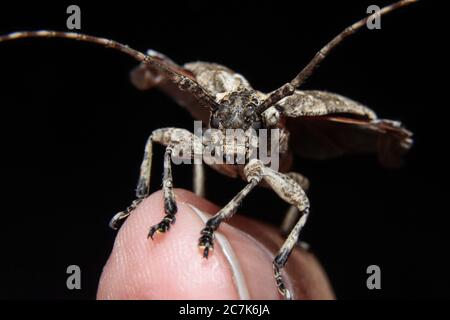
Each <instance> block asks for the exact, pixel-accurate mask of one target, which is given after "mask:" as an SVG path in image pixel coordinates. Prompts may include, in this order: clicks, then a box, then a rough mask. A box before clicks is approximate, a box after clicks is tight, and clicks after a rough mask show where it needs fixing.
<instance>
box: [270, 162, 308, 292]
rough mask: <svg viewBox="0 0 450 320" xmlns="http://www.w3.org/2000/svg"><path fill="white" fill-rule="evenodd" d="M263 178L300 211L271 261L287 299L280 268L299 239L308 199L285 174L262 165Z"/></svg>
mask: <svg viewBox="0 0 450 320" xmlns="http://www.w3.org/2000/svg"><path fill="white" fill-rule="evenodd" d="M263 179H264V180H265V181H266V182H267V183H268V184H269V185H270V186H271V187H272V189H273V190H274V191H275V192H276V193H277V194H278V195H279V196H280V198H282V199H283V200H284V201H286V202H287V203H289V204H291V205H293V206H295V207H296V208H297V209H298V211H299V212H300V213H301V216H300V219H299V220H298V222H297V223H296V224H295V226H294V228H293V229H292V230H291V232H290V233H289V236H288V238H287V239H286V241H285V242H284V244H283V246H282V247H281V249H280V250H279V251H278V254H277V256H276V257H275V259H274V261H273V271H274V275H275V280H276V282H277V288H278V291H280V293H281V294H282V295H283V296H285V297H286V298H287V299H292V296H291V294H290V292H289V290H288V289H287V288H286V286H285V284H284V281H283V278H282V276H281V269H282V268H284V266H285V265H286V262H287V260H288V258H289V255H290V254H291V252H292V250H293V249H294V247H295V245H296V244H297V242H298V240H299V237H300V231H301V230H302V228H303V226H304V225H305V223H306V220H307V219H308V215H309V200H308V197H307V196H306V194H305V191H303V189H302V187H301V186H300V184H299V183H297V182H296V181H295V180H294V179H293V178H292V177H289V176H288V175H286V174H282V173H279V172H277V171H274V170H272V169H270V168H267V167H264V175H263Z"/></svg>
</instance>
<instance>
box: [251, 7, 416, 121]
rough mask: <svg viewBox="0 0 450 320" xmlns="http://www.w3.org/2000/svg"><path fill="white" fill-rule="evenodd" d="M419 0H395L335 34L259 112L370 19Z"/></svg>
mask: <svg viewBox="0 0 450 320" xmlns="http://www.w3.org/2000/svg"><path fill="white" fill-rule="evenodd" d="M417 1H418V0H402V1H398V2H395V3H393V4H391V5H388V6H386V7H384V8H382V9H381V10H380V11H379V12H375V13H373V14H371V15H369V16H367V17H365V18H363V19H361V20H359V21H357V22H355V23H354V24H352V25H351V26H349V27H347V28H345V29H344V30H343V31H342V32H341V33H339V34H338V35H337V36H335V37H334V38H333V39H332V40H331V41H330V42H328V43H327V44H326V45H325V46H324V47H323V48H322V49H320V50H319V52H317V53H316V55H315V56H314V58H313V59H312V60H311V61H310V62H309V63H308V64H307V65H306V67H304V68H303V70H302V71H300V73H299V74H297V76H296V77H295V78H294V79H293V80H292V81H291V82H288V83H286V84H284V85H283V86H281V87H280V88H278V89H277V90H275V91H272V92H271V93H270V94H269V96H268V97H267V98H266V100H264V101H263V102H262V103H261V104H260V105H259V106H258V108H257V112H258V113H259V114H261V113H262V112H264V111H265V110H267V109H268V108H270V107H271V106H273V105H274V104H275V103H277V102H278V101H280V100H281V99H283V98H285V97H287V96H290V95H292V94H293V93H294V92H295V89H296V88H298V87H300V86H301V85H302V84H303V83H304V82H305V81H306V79H308V78H309V76H311V74H312V73H313V71H314V70H315V69H316V68H317V67H318V66H319V64H320V62H322V60H323V59H325V57H326V56H327V55H328V54H329V53H330V51H331V50H333V49H334V48H335V47H336V46H337V45H338V44H340V43H341V42H342V41H343V40H344V39H346V38H347V37H349V36H350V35H352V34H354V33H355V32H356V31H358V30H359V29H361V28H362V27H363V26H365V25H366V24H367V21H369V19H374V18H375V17H380V16H382V15H384V14H386V13H389V12H392V11H394V10H395V9H398V8H401V7H403V6H406V5H409V4H411V3H413V2H417Z"/></svg>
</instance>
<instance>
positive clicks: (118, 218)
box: [109, 135, 153, 230]
mask: <svg viewBox="0 0 450 320" xmlns="http://www.w3.org/2000/svg"><path fill="white" fill-rule="evenodd" d="M152 158H153V135H150V137H149V138H148V139H147V143H146V145H145V152H144V159H143V160H142V164H141V171H140V174H139V180H138V184H137V187H136V200H134V201H133V202H132V203H131V205H130V206H129V207H128V208H126V209H125V210H124V211H121V212H119V213H117V214H116V215H115V216H114V217H113V218H112V219H111V221H110V222H109V226H110V227H111V228H112V229H114V230H117V229H118V228H119V227H120V226H121V225H122V224H123V223H124V222H125V220H126V219H127V218H128V216H129V215H130V213H131V212H132V211H133V210H134V209H135V208H136V207H137V205H138V204H139V203H141V202H142V200H144V199H145V198H146V197H147V196H148V195H149V192H150V173H151V168H152Z"/></svg>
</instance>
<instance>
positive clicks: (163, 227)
mask: <svg viewBox="0 0 450 320" xmlns="http://www.w3.org/2000/svg"><path fill="white" fill-rule="evenodd" d="M174 223H175V216H174V215H172V214H166V216H165V217H164V218H163V219H162V220H161V222H160V223H158V224H155V225H154V226H152V227H151V228H150V231H149V232H148V235H147V238H152V240H153V235H154V234H155V232H158V233H164V232H166V231H169V229H170V225H171V224H174Z"/></svg>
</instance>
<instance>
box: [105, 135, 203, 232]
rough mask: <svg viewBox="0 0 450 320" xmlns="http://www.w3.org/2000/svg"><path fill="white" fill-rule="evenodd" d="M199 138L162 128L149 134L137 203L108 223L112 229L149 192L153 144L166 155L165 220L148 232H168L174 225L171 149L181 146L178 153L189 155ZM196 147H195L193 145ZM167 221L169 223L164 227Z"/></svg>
mask: <svg viewBox="0 0 450 320" xmlns="http://www.w3.org/2000/svg"><path fill="white" fill-rule="evenodd" d="M194 139H198V138H197V137H195V136H194V135H193V134H192V133H190V132H189V131H188V130H185V129H177V128H162V129H157V130H154V131H153V132H152V134H151V135H150V137H149V138H148V140H147V143H146V146H145V152H144V159H143V161H142V164H141V169H140V175H139V181H138V185H137V188H136V200H134V201H133V202H132V204H131V205H130V206H129V207H128V208H126V209H125V210H124V211H121V212H119V213H117V214H116V215H115V216H114V217H113V218H112V219H111V222H110V226H111V228H113V229H118V228H119V227H120V225H121V224H122V223H123V222H124V221H125V220H126V219H127V218H128V216H129V215H130V213H131V212H132V211H133V210H134V209H135V208H136V207H137V205H138V204H139V203H140V202H142V200H143V199H145V198H146V197H147V196H148V195H149V193H150V176H151V167H152V158H153V143H159V144H162V145H165V146H166V147H167V148H166V152H165V154H164V176H163V192H164V210H165V212H166V217H165V218H164V219H163V221H165V222H164V223H163V221H161V223H162V224H161V225H160V226H159V227H160V228H158V227H156V226H155V227H156V229H155V230H153V231H152V229H150V233H149V236H152V235H153V233H154V232H156V231H160V232H163V231H167V230H168V229H169V227H170V224H173V223H174V222H175V213H176V202H175V196H174V193H173V187H172V185H173V182H172V166H171V162H172V161H171V158H172V152H173V149H174V147H177V148H178V147H181V150H183V151H186V152H184V153H185V154H190V151H191V149H192V146H193V144H192V141H194ZM194 146H195V145H194ZM167 222H170V223H169V224H167Z"/></svg>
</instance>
